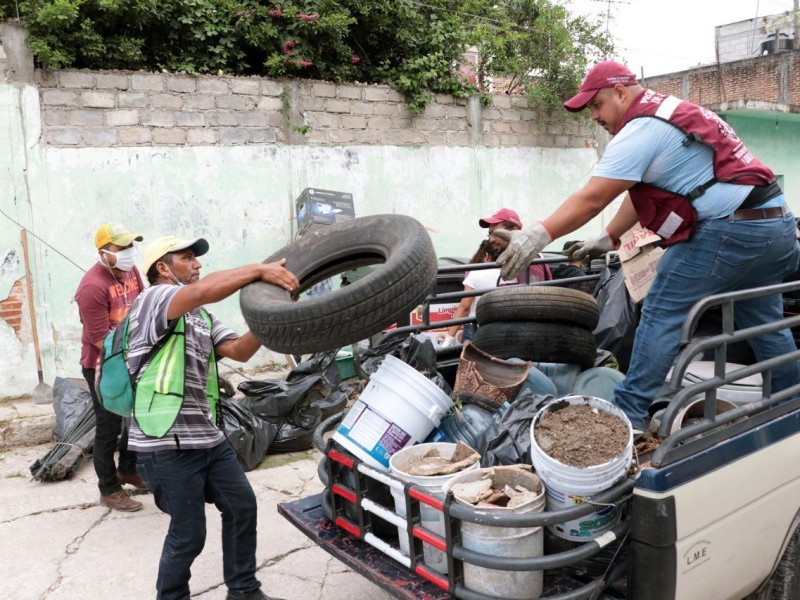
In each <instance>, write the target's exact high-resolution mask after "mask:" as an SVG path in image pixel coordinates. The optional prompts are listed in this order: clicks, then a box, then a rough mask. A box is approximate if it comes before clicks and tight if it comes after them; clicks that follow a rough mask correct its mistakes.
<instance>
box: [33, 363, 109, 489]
mask: <svg viewBox="0 0 800 600" xmlns="http://www.w3.org/2000/svg"><path fill="white" fill-rule="evenodd" d="M53 410H54V411H55V413H56V424H55V428H54V430H53V437H55V439H56V443H55V444H54V445H53V447H52V448H51V449H50V450H49V451H48V452H47V454H45V455H44V456H43V457H42V458H39V459H37V460H36V461H35V462H34V463H33V464H32V465H31V466H30V472H31V475H33V478H34V479H35V480H36V481H61V480H62V479H67V478H68V477H71V476H72V475H73V474H74V473H75V471H76V470H77V469H78V467H79V466H80V465H81V463H82V462H83V460H84V459H85V458H87V457H88V456H90V455H91V454H92V450H93V449H94V434H95V425H96V419H95V414H94V406H92V397H91V395H90V394H89V390H87V389H85V388H84V387H82V386H81V385H79V384H76V383H74V382H73V381H70V380H69V379H62V378H61V377H56V380H55V382H54V383H53Z"/></svg>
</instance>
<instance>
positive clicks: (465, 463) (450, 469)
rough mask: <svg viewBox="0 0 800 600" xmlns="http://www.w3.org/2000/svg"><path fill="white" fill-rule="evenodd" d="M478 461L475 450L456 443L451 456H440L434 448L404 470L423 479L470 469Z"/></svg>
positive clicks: (461, 443)
mask: <svg viewBox="0 0 800 600" xmlns="http://www.w3.org/2000/svg"><path fill="white" fill-rule="evenodd" d="M480 459H481V455H480V454H478V453H477V452H476V451H475V450H473V449H472V448H470V447H469V446H467V445H466V444H465V443H464V442H458V444H457V445H456V449H455V451H454V452H453V455H452V456H450V457H447V456H441V455H440V454H439V452H438V450H436V448H431V449H430V450H429V451H428V452H426V453H425V454H423V455H422V456H420V457H419V458H417V459H415V460H414V461H412V462H411V463H410V464H409V465H408V467H407V468H406V472H407V473H408V474H409V475H416V476H420V475H421V476H423V477H433V476H436V475H450V474H451V473H458V472H459V471H463V470H464V469H466V468H467V467H471V466H472V465H474V464H475V463H476V462H478V461H479V460H480Z"/></svg>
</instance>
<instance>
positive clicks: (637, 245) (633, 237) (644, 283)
mask: <svg viewBox="0 0 800 600" xmlns="http://www.w3.org/2000/svg"><path fill="white" fill-rule="evenodd" d="M660 241H661V237H659V236H658V235H656V234H655V233H653V232H652V231H650V230H649V229H645V228H644V227H642V226H641V225H639V223H637V224H636V225H634V226H633V227H632V228H631V229H630V230H628V231H626V232H625V233H624V234H622V236H621V237H620V246H619V249H618V250H617V253H618V254H619V260H620V262H621V263H622V274H623V276H624V277H625V286H626V287H627V288H628V293H629V294H630V295H631V298H633V301H634V302H636V303H639V302H641V301H642V300H644V298H645V296H647V291H648V290H649V289H650V286H651V285H652V283H653V280H654V279H655V278H656V267H657V266H658V263H659V261H660V260H661V256H662V255H663V254H664V248H661V247H660V246H657V245H656V244H657V243H658V242H660Z"/></svg>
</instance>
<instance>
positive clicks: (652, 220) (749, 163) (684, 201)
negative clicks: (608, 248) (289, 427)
mask: <svg viewBox="0 0 800 600" xmlns="http://www.w3.org/2000/svg"><path fill="white" fill-rule="evenodd" d="M641 117H654V118H656V119H661V120H662V121H665V122H667V123H669V124H670V125H672V126H673V127H676V128H677V129H679V130H680V131H681V132H682V133H684V134H685V135H686V139H685V140H684V142H683V144H684V146H688V145H689V144H692V143H694V142H699V143H701V144H704V145H706V146H708V147H709V148H711V150H712V151H713V152H714V177H713V178H712V179H710V180H709V181H707V182H705V183H704V184H702V185H700V186H698V187H697V188H696V189H695V190H693V191H692V192H690V193H689V194H687V195H682V194H679V193H677V192H673V191H670V190H665V189H662V188H658V187H656V186H654V185H650V184H647V183H642V182H640V183H637V184H636V185H634V186H633V187H632V188H631V189H630V190H628V191H629V192H630V195H631V200H632V201H633V207H634V208H635V209H636V214H637V215H638V217H639V223H641V224H642V226H643V227H647V228H648V229H650V230H651V231H654V232H655V233H657V234H658V235H660V236H661V237H662V238H663V239H664V241H663V242H662V245H663V246H670V245H672V244H675V243H677V242H682V241H685V240H688V239H689V238H690V237H692V233H693V231H694V224H695V223H696V222H697V212H696V211H695V209H694V207H693V206H692V201H693V200H695V199H696V198H699V197H700V196H702V195H703V194H704V193H705V191H706V190H707V189H708V188H710V187H711V186H712V185H714V184H715V183H717V182H718V181H721V182H724V183H735V184H738V185H756V186H763V185H767V184H770V183H772V181H774V179H775V174H774V173H773V172H772V171H771V170H770V169H769V167H767V166H766V165H764V164H763V163H762V162H761V161H759V160H758V159H757V158H756V157H755V156H753V155H752V154H751V153H750V151H749V150H748V149H747V148H745V145H744V143H743V142H742V140H740V139H739V137H738V136H737V135H736V132H735V131H734V130H733V129H732V128H731V126H730V125H728V124H727V123H726V122H725V121H723V120H722V119H720V118H719V117H718V116H717V115H716V114H714V113H713V112H712V111H710V110H708V109H707V108H704V107H702V106H698V105H696V104H692V103H691V102H685V101H683V100H680V99H679V98H676V97H675V96H669V95H667V94H660V93H658V92H655V91H653V90H644V91H642V92H641V93H640V94H639V95H638V96H637V97H636V99H635V100H634V102H633V104H631V106H630V107H629V108H628V110H627V111H626V113H625V114H624V115H623V117H622V120H621V121H620V123H619V125H618V126H617V129H616V131H615V132H614V135H617V134H618V133H619V132H620V131H621V130H622V128H623V127H625V125H626V124H628V123H629V122H631V121H632V120H633V119H638V118H641Z"/></svg>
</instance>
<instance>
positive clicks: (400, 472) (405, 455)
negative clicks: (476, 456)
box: [389, 442, 480, 573]
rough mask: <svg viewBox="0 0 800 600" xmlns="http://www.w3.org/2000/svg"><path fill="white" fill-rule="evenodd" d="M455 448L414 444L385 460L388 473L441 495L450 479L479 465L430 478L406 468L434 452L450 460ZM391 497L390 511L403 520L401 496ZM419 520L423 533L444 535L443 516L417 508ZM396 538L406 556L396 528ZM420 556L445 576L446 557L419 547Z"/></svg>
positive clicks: (405, 534)
mask: <svg viewBox="0 0 800 600" xmlns="http://www.w3.org/2000/svg"><path fill="white" fill-rule="evenodd" d="M456 446H457V444H451V443H444V442H441V443H432V444H417V445H416V446H409V447H408V448H403V449H402V450H400V451H399V452H397V453H396V454H394V455H392V457H391V458H390V459H389V470H390V471H391V472H392V474H393V475H395V476H396V477H397V478H398V479H402V480H403V481H405V482H408V483H413V484H416V485H417V486H419V487H420V488H423V489H424V490H425V491H427V492H430V493H432V494H441V493H443V492H444V486H445V485H446V484H447V482H448V481H450V480H451V479H453V477H455V476H457V475H460V474H461V473H465V472H467V471H474V470H476V469H477V468H478V467H479V466H480V461H477V462H475V463H473V464H472V465H470V466H469V467H467V468H466V469H464V470H463V471H458V472H456V473H451V474H450V475H436V476H432V477H425V476H423V475H411V474H409V473H408V467H409V465H410V464H411V462H412V461H414V460H416V459H418V458H419V457H421V456H423V455H425V454H427V453H428V452H429V451H430V450H431V449H433V450H436V454H437V455H438V456H443V457H445V458H451V457H452V456H453V453H454V452H455V451H456ZM391 492H392V497H393V498H394V508H395V512H396V513H397V514H398V515H400V516H401V517H405V516H406V499H405V494H403V492H402V491H397V490H395V489H392V490H391ZM419 517H420V524H421V525H422V526H423V527H425V528H426V529H430V530H431V531H433V532H434V533H438V534H439V535H442V536H443V535H444V513H443V512H441V511H438V510H436V509H434V508H432V507H430V506H428V505H427V504H420V508H419ZM397 535H398V537H399V540H400V551H401V552H402V553H403V554H405V555H406V556H408V555H409V552H410V550H409V547H408V532H407V531H406V530H405V529H404V528H402V527H398V528H397ZM422 552H423V556H424V559H425V563H426V564H427V565H430V566H431V567H433V568H434V569H436V570H437V571H439V572H440V573H447V555H445V553H444V552H441V551H440V550H437V549H436V548H434V547H432V546H430V545H429V544H423V548H422Z"/></svg>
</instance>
